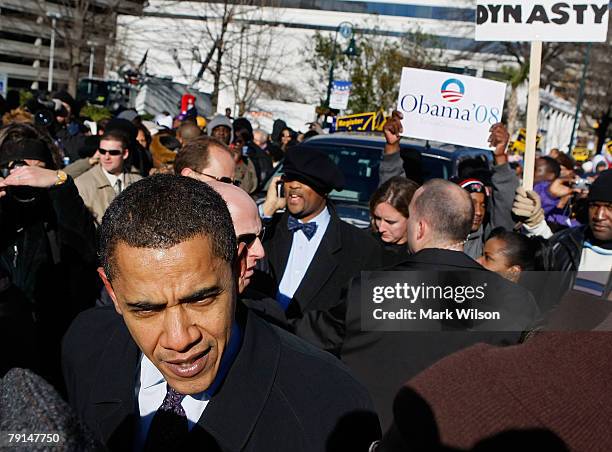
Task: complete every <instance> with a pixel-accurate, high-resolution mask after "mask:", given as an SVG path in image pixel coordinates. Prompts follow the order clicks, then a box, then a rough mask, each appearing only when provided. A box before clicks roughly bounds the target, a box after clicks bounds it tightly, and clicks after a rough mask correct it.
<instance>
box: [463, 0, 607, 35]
mask: <svg viewBox="0 0 612 452" xmlns="http://www.w3.org/2000/svg"><path fill="white" fill-rule="evenodd" d="M608 17H609V14H608V0H595V1H593V0H591V1H585V0H566V1H563V2H559V1H555V0H537V1H534V0H498V1H487V0H477V1H476V38H475V39H476V41H544V42H547V41H551V42H604V41H605V40H606V36H607V34H608Z"/></svg>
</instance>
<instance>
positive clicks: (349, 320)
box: [319, 179, 538, 430]
mask: <svg viewBox="0 0 612 452" xmlns="http://www.w3.org/2000/svg"><path fill="white" fill-rule="evenodd" d="M408 211H409V217H408V226H407V227H408V247H409V248H410V251H411V252H412V253H413V254H412V255H410V256H408V257H407V259H406V260H405V261H404V262H402V263H400V264H397V265H395V266H394V267H391V268H388V269H386V270H389V271H393V272H404V273H403V274H401V273H393V277H392V279H393V281H397V282H398V283H403V282H407V281H410V282H409V284H412V285H416V284H418V285H420V284H421V283H422V282H425V281H424V280H423V278H428V277H429V275H430V274H431V275H434V276H433V280H434V281H437V282H440V281H446V280H445V279H444V277H445V275H448V274H450V272H452V277H453V281H454V282H453V284H455V285H461V286H469V285H470V284H471V285H475V284H476V283H474V281H475V280H479V281H481V280H482V278H486V281H487V283H486V284H487V285H488V289H487V292H486V293H487V294H491V296H488V298H485V299H484V300H483V303H490V304H491V305H493V306H494V307H495V309H497V307H498V304H497V299H498V298H499V299H500V300H501V301H500V303H502V302H503V303H506V302H507V300H512V306H511V308H510V313H509V315H508V316H507V317H508V319H505V320H508V321H512V322H514V323H512V327H511V328H506V327H505V326H504V325H501V324H500V325H499V329H498V330H497V331H490V330H488V329H485V328H484V327H480V326H478V325H476V324H474V325H472V326H471V328H469V331H468V330H467V328H466V327H464V326H463V324H458V325H457V324H454V325H451V327H449V325H448V324H443V323H442V322H439V323H436V324H434V326H433V327H432V328H430V329H429V330H428V331H417V332H413V331H397V330H394V331H385V332H371V331H367V328H363V326H362V320H363V319H362V317H361V310H362V303H368V302H369V303H370V304H371V303H372V299H371V298H370V299H369V300H368V299H367V298H364V299H363V300H362V299H361V294H362V281H361V278H356V279H355V280H353V282H352V284H350V285H349V291H348V294H347V311H346V315H345V318H344V319H343V320H344V322H343V323H344V330H343V333H344V335H343V337H342V338H341V339H340V340H339V343H338V344H337V346H338V349H339V354H340V356H341V358H342V360H343V361H344V362H345V364H347V365H348V366H349V368H351V370H353V372H354V373H355V375H356V376H357V377H358V378H359V379H360V380H361V381H362V382H363V383H364V384H365V385H366V387H367V388H368V390H369V391H370V394H371V395H372V398H373V399H374V404H375V407H376V409H377V411H378V414H379V416H380V419H381V424H382V426H383V430H385V429H386V428H387V427H388V426H389V425H390V423H391V420H392V414H391V408H392V406H393V396H394V393H395V391H396V390H397V388H398V387H400V386H401V385H402V383H403V382H404V381H406V380H407V379H408V378H411V377H412V376H414V375H416V374H417V373H418V372H420V371H421V370H424V369H425V368H427V367H428V366H430V365H431V364H433V363H434V362H436V361H437V360H438V359H440V358H442V357H444V356H446V355H448V354H450V353H453V352H454V351H456V350H460V349H462V348H465V347H467V346H469V345H472V344H474V343H476V342H487V343H491V344H501V343H504V344H509V343H516V342H518V340H519V339H520V337H521V332H522V331H523V330H524V329H525V330H526V329H528V328H529V327H530V326H531V324H532V322H534V320H535V318H536V316H537V314H538V310H537V307H536V304H535V301H534V300H533V297H531V295H530V294H529V293H528V292H527V291H526V290H524V289H522V288H520V287H518V286H515V285H514V284H512V283H510V282H508V281H506V280H504V279H503V278H502V277H500V276H499V275H497V274H496V273H493V272H490V271H488V270H486V269H485V268H484V267H482V266H481V265H480V264H478V263H477V262H476V261H474V260H473V259H472V258H470V257H469V256H468V255H466V254H464V252H463V246H464V243H465V241H466V239H467V237H468V234H469V233H470V229H471V226H472V218H473V214H474V212H473V206H472V201H471V199H470V196H469V194H468V193H467V192H466V191H465V190H464V189H462V188H461V187H460V186H459V185H456V184H453V183H451V182H449V181H446V180H442V179H432V180H429V181H427V182H426V183H425V184H423V186H421V187H420V188H419V189H418V190H417V191H416V193H415V194H414V196H413V198H412V201H411V203H410V206H409V208H408ZM408 272H410V273H408ZM416 272H418V274H417V273H416ZM440 272H447V273H445V274H444V273H440ZM381 273H382V274H374V275H372V276H370V277H369V280H368V284H367V286H368V287H374V286H386V285H389V279H390V277H389V274H386V273H383V272H381ZM396 275H397V276H396ZM410 278H413V279H414V280H413V279H410ZM437 278H439V279H437ZM364 281H365V280H364ZM365 284H366V283H365V282H364V287H366V286H365ZM425 284H427V282H425ZM492 298H494V299H492ZM453 301H454V300H451V301H450V302H449V303H452V304H453V305H454V302H453ZM420 306H423V304H421V305H420ZM487 306H488V305H487ZM397 307H398V309H399V308H405V307H406V305H405V304H398V306H397ZM449 307H451V306H449ZM452 307H454V306H452ZM503 307H504V308H505V307H506V304H504V305H503ZM510 314H511V315H510ZM319 321H325V322H326V323H332V324H333V322H336V323H337V321H338V319H330V318H329V317H328V318H326V319H325V318H322V319H319ZM502 326H504V328H502ZM506 326H507V325H506ZM497 327H498V325H496V328H497ZM510 329H512V331H510ZM364 330H365V331H364ZM500 331H502V332H500ZM373 363H375V365H373Z"/></svg>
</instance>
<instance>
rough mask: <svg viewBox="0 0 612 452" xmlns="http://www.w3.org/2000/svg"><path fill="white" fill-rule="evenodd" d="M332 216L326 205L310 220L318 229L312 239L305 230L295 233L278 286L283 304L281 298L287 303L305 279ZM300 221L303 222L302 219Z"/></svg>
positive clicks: (278, 295)
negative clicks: (307, 236)
mask: <svg viewBox="0 0 612 452" xmlns="http://www.w3.org/2000/svg"><path fill="white" fill-rule="evenodd" d="M330 218H331V217H330V215H329V210H327V207H325V208H324V209H323V210H322V211H321V213H320V214H319V215H317V216H316V217H314V218H313V219H312V220H310V221H309V222H308V223H312V222H314V223H316V224H317V231H316V232H315V235H314V236H312V238H311V239H310V240H308V239H307V238H306V236H305V235H304V231H302V230H301V229H300V230H298V231H295V232H294V233H293V242H292V243H291V252H290V253H289V259H288V260H287V267H285V273H283V278H282V279H281V281H280V284H279V286H278V294H277V297H276V299H277V300H278V301H279V302H280V303H281V304H283V302H282V301H281V300H285V301H286V302H285V304H287V302H288V301H290V300H291V299H292V298H293V295H294V294H295V292H296V291H297V289H298V287H300V283H301V282H302V279H304V275H305V274H306V271H308V267H310V263H311V262H312V258H313V257H314V255H315V254H316V252H317V249H318V248H319V245H320V244H321V240H323V236H324V235H325V231H326V230H327V226H328V225H329V220H330ZM298 221H299V222H300V223H303V221H302V220H298Z"/></svg>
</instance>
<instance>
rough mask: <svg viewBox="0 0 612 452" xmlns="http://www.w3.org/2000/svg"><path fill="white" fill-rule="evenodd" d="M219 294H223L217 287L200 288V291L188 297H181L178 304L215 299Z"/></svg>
mask: <svg viewBox="0 0 612 452" xmlns="http://www.w3.org/2000/svg"><path fill="white" fill-rule="evenodd" d="M221 292H223V289H222V288H221V287H219V286H218V285H214V286H210V287H202V288H201V289H198V290H196V291H195V292H193V293H191V294H190V295H187V296H185V297H181V298H180V299H179V303H192V302H194V301H199V300H204V299H206V298H210V297H215V296H217V295H219V294H220V293H221Z"/></svg>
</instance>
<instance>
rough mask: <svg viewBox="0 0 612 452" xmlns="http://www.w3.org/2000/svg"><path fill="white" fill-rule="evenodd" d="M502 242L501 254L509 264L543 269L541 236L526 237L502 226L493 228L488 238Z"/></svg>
mask: <svg viewBox="0 0 612 452" xmlns="http://www.w3.org/2000/svg"><path fill="white" fill-rule="evenodd" d="M491 239H498V240H501V241H503V242H504V247H503V249H502V254H503V255H504V256H505V257H506V259H507V261H508V263H509V264H510V265H518V266H519V267H521V269H522V270H523V271H529V270H544V247H545V240H544V239H542V238H541V237H527V236H525V235H523V234H519V233H518V232H514V231H506V230H505V229H504V228H503V227H499V228H495V229H493V230H492V231H491V234H489V238H488V239H487V240H491Z"/></svg>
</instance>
